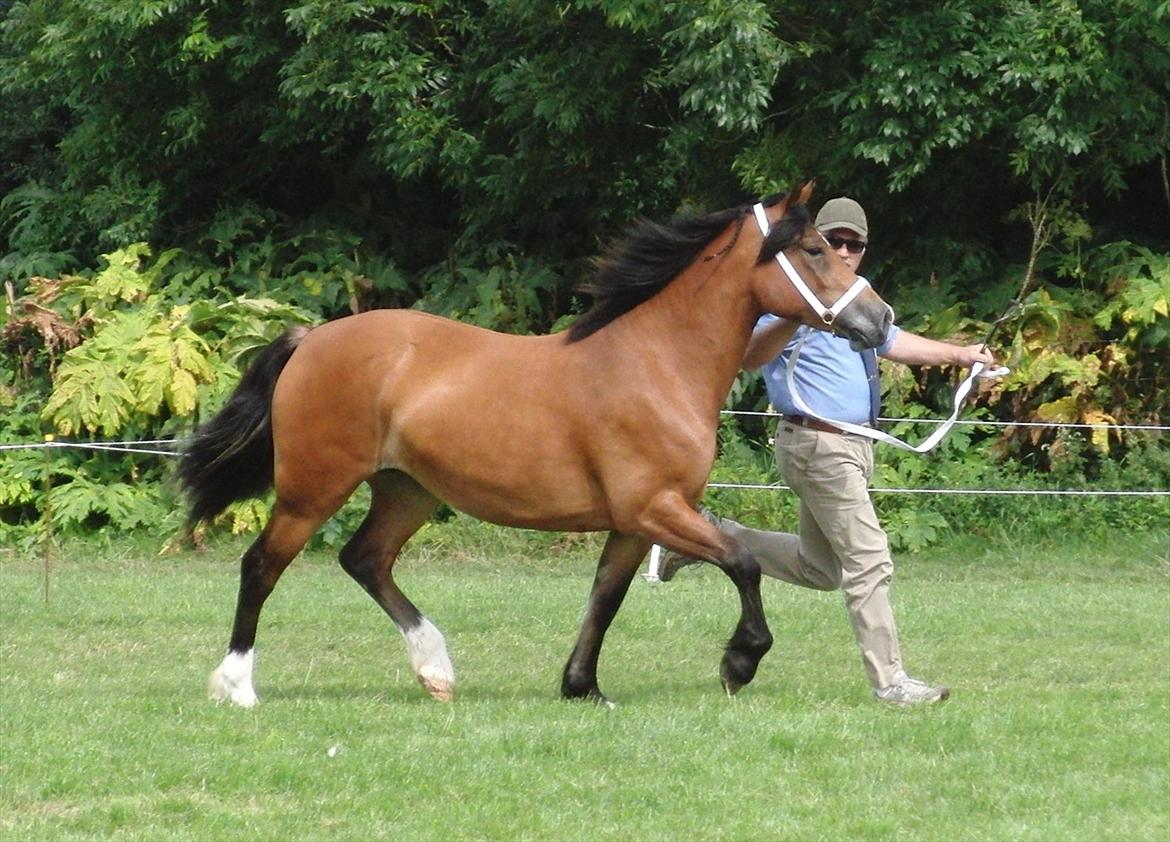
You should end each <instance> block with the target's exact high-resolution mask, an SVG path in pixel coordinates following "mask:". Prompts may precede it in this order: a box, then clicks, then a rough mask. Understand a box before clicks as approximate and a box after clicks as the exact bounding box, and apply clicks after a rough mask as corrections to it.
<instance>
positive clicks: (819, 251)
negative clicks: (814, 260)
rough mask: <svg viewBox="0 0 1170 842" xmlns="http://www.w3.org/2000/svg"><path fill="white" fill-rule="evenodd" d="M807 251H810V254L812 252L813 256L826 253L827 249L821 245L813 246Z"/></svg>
mask: <svg viewBox="0 0 1170 842" xmlns="http://www.w3.org/2000/svg"><path fill="white" fill-rule="evenodd" d="M805 251H806V252H808V253H809V254H811V255H812V256H813V257H820V256H821V255H822V254H824V253H825V250H824V249H823V248H821V247H820V246H813V247H812V248H810V249H805Z"/></svg>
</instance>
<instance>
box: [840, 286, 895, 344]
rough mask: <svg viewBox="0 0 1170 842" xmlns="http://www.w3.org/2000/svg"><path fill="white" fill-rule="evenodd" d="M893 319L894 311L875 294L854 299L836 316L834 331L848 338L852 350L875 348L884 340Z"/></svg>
mask: <svg viewBox="0 0 1170 842" xmlns="http://www.w3.org/2000/svg"><path fill="white" fill-rule="evenodd" d="M893 321H894V311H893V309H892V308H891V307H890V305H888V304H886V302H884V301H882V299H881V298H879V297H878V296H877V295H872V296H868V295H867V296H866V297H865V298H859V299H858V300H856V301H854V302H853V304H852V305H851V306H850V307H847V308H846V309H845V311H844V312H843V313H841V315H840V316H839V317H838V318H837V321H836V322H835V323H834V325H833V328H834V330H835V332H837V333H840V334H841V335H842V336H844V337H846V338H847V339H848V340H849V347H850V348H852V349H853V350H854V351H864V350H866V349H868V348H876V347H877V346H878V345H881V344H882V343H883V342H885V341H886V334H888V333H889V331H890V325H891V324H892V323H893Z"/></svg>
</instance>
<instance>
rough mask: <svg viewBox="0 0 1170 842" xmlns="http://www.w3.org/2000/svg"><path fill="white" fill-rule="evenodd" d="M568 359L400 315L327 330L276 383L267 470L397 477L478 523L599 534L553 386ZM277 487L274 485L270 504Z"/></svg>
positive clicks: (577, 418) (567, 418) (545, 341)
mask: <svg viewBox="0 0 1170 842" xmlns="http://www.w3.org/2000/svg"><path fill="white" fill-rule="evenodd" d="M572 357H573V352H572V351H569V350H567V346H566V343H565V340H564V337H563V336H558V335H552V336H513V335H508V334H501V333H496V332H494V331H490V330H486V329H483V328H479V327H475V326H473V325H467V324H463V323H460V322H455V321H452V320H449V319H444V318H441V317H438V316H433V315H430V314H426V313H420V312H417V311H412V310H377V311H370V312H368V313H363V314H360V315H357V316H350V317H347V318H344V319H339V320H337V321H334V322H329V323H326V324H324V325H321V326H320V327H318V328H315V329H314V330H313V331H312V332H311V333H310V334H309V335H308V336H307V337H306V338H305V339H304V341H303V342H302V343H301V345H300V347H299V348H298V349H297V351H296V353H295V354H294V355H293V357H292V359H291V360H290V361H289V364H288V366H287V367H286V368H285V371H284V373H283V374H282V375H281V378H280V380H279V382H278V383H277V387H276V392H275V394H274V398H273V429H274V435H275V441H276V448H277V461H278V466H279V465H280V464H283V465H285V466H286V469H287V470H288V472H289V476H290V477H300V476H301V475H303V474H306V473H308V472H310V471H312V472H313V473H314V474H319V473H320V472H321V471H323V470H327V469H331V470H337V471H344V472H349V474H350V475H352V477H354V478H355V480H354V481H355V482H360V481H361V480H362V479H365V478H368V477H369V476H370V475H372V474H373V473H375V472H376V471H379V470H385V469H391V470H400V471H403V472H405V473H407V474H409V475H411V476H412V477H414V478H415V479H416V480H417V481H418V482H419V483H420V484H422V485H423V487H425V488H427V489H428V490H429V491H431V493H433V494H435V496H437V497H439V498H440V499H442V500H445V501H446V502H448V503H450V504H451V505H453V506H455V507H456V508H459V509H462V510H464V511H468V512H470V513H471V514H473V515H476V516H478V517H482V518H485V519H488V520H493V521H496V522H505V523H510V524H514V525H546V526H547V527H548V528H580V526H581V525H582V524H584V525H586V526H591V527H594V528H602V527H603V526H604V522H603V520H599V519H598V515H597V514H596V513H597V512H598V511H600V510H602V509H604V502H603V500H602V499H601V497H602V495H601V491H600V489H599V488H598V487H597V486H596V483H595V482H594V480H593V479H592V477H591V475H590V471H589V470H588V466H587V462H588V459H589V454H588V452H587V451H588V447H587V443H586V441H585V438H586V434H587V431H588V429H589V426H590V423H589V422H590V419H589V417H588V416H587V414H586V413H583V412H582V411H581V408H580V407H579V406H577V403H576V401H575V399H574V398H573V397H572V396H571V386H572V384H571V383H569V384H566V383H565V382H564V381H565V379H566V378H567V379H569V380H571V379H572V375H571V373H570V372H569V371H568V370H567V369H571V368H572V367H573V366H572V365H570V363H569V360H570V359H571V358H572ZM566 385H568V386H569V387H570V388H569V389H566ZM314 465H315V466H316V467H314ZM298 481H299V480H295V479H290V480H289V481H288V482H286V483H285V485H287V484H289V483H291V482H298ZM281 486H282V483H281V478H280V476H279V472H278V477H277V491H278V494H279V493H280V490H281Z"/></svg>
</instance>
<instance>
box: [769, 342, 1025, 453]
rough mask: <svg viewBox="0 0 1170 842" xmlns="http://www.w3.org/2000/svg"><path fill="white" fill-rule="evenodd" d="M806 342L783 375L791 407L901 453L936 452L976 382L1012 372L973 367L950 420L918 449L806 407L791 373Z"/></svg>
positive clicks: (979, 365)
mask: <svg viewBox="0 0 1170 842" xmlns="http://www.w3.org/2000/svg"><path fill="white" fill-rule="evenodd" d="M806 339H808V333H805V334H804V335H803V336H801V338H800V341H799V342H797V343H796V347H795V348H793V349H792V358H791V359H790V360H789V361H788V365H787V366H786V371H785V374H784V382H785V383H786V384H787V386H788V396H789V397H790V398H792V403H793V404H795V406H796V408H797V409H798V410H799V411H800V414H801V415H805V416H807V417H809V418H815V419H816V420H818V421H820V422H822V423H824V424H829V425H831V426H833V427H836V428H837V429H838V430H840V431H841V432H843V433H852V434H854V435H858V436H865V437H866V438H867V439H873V440H874V441H880V442H883V443H885V444H892V445H894V447H899V448H901V449H902V450H911V451H913V452H914V453H927V452H929V451H931V450H934V448H935V447H936V446H937V445H938V443H939V442H940V441H942V440H943V437H944V436H945V435H946V434H947V433H948V432H950V429H951V427H953V426H955V421H956V420H957V419H958V417H959V412H960V411H961V410H962V408H963V400H964V399H965V398H966V397H967V393H968V392H970V391H971V385H972V384H973V383H974V382H975V380H976V378H980V377H982V378H992V377H1003V376H1004V375H1006V374H1009V373H1010V372H1011V369H1010V368H1008V367H1007V366H1000V367H998V368H987V367H986V366H985V365H984V364H983V363H975V365H973V366H971V371H970V372H969V373H968V374H967V376H966V377H965V378H964V379H963V382H962V383H960V384H959V386H958V388H957V389H955V397H954V401H953V408H952V411H951V416H950V417H949V418H948V419H947V420H946V421H944V422H943V423H942V424H941V425H940V426H939V428H938V429H937V430H935V431H934V432H933V433H931V434H930V435H929V436H928V437H927V438H926V441H924V442H922V444H919V445H913V444H909V443H907V442H904V441H902V440H901V439H900V438H897V437H896V436H891V435H889V434H888V433H883V432H882V431H881V430H875V429H874V428H873V427H866V426H863V425H861V424H851V423H849V422H848V421H837V420H835V419H833V418H825V417H824V416H823V415H818V414H817V413H816V412H815V411H814V410H813V409H812V408H811V407H810V406H809V405H808V404H807V403H805V402H804V399H803V398H801V397H800V393H799V392H798V391H797V390H796V381H795V380H794V379H793V376H792V372H793V371H795V370H796V362H797V360H799V359H800V350H801V348H803V347H804V343H805V340H806Z"/></svg>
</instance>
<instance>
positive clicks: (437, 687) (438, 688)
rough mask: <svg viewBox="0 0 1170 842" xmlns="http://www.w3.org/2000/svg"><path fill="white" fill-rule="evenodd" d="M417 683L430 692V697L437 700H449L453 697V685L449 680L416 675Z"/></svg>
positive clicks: (452, 699)
mask: <svg viewBox="0 0 1170 842" xmlns="http://www.w3.org/2000/svg"><path fill="white" fill-rule="evenodd" d="M418 683H419V684H421V685H422V688H423V689H424V690H426V691H427V693H429V694H430V697H431V698H432V699H434V700H436V701H439V702H450V701H454V699H455V685H454V683H452V682H450V681H445V680H443V679H438V678H428V677H427V676H425V675H420V676H418Z"/></svg>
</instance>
